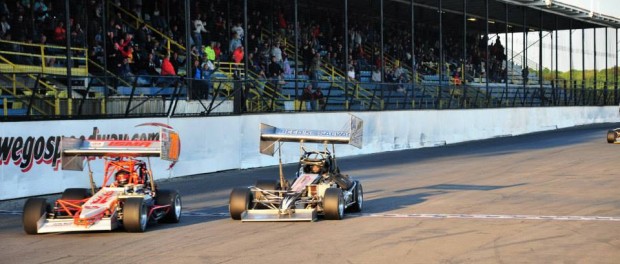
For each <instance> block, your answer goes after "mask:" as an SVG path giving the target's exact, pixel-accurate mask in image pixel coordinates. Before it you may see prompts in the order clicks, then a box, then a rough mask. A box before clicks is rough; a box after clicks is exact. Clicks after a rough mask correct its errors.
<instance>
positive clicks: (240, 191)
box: [228, 188, 252, 220]
mask: <svg viewBox="0 0 620 264" xmlns="http://www.w3.org/2000/svg"><path fill="white" fill-rule="evenodd" d="M250 203H252V192H251V191H250V189H248V188H234V189H233V190H232V192H230V201H229V202H228V210H229V211H230V217H231V218H232V219H234V220H241V214H242V213H243V212H245V211H246V210H248V208H250Z"/></svg>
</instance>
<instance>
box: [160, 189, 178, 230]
mask: <svg viewBox="0 0 620 264" xmlns="http://www.w3.org/2000/svg"><path fill="white" fill-rule="evenodd" d="M155 203H156V204H157V205H170V209H168V213H166V215H165V216H164V217H163V218H161V219H159V222H161V223H178V222H179V221H180V220H181V207H182V203H181V195H180V194H179V192H178V191H176V190H159V191H158V192H157V197H156V200H155Z"/></svg>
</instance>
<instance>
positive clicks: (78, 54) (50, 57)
mask: <svg viewBox="0 0 620 264" xmlns="http://www.w3.org/2000/svg"><path fill="white" fill-rule="evenodd" d="M0 44H2V45H3V46H7V47H9V46H12V47H13V50H7V49H3V50H0V55H1V56H3V57H4V58H5V59H4V60H2V61H0V72H13V73H44V74H54V75H67V67H66V66H65V65H66V63H67V62H68V61H69V60H72V61H74V62H77V65H74V66H73V68H71V75H72V76H88V63H87V61H88V52H87V50H86V49H84V48H73V47H72V48H70V49H71V54H72V57H71V58H70V59H67V56H66V50H67V48H66V47H62V46H54V45H42V44H31V43H24V42H14V41H6V40H0ZM20 50H21V51H30V52H20ZM61 61H62V62H65V65H57V64H56V62H61Z"/></svg>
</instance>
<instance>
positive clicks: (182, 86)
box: [0, 73, 620, 120]
mask: <svg viewBox="0 0 620 264" xmlns="http://www.w3.org/2000/svg"><path fill="white" fill-rule="evenodd" d="M13 76H14V77H13ZM0 77H2V78H0V104H2V106H1V107H0V111H2V113H1V120H45V119H60V118H109V117H157V116H169V117H174V116H179V117H180V116H208V115H238V114H246V113H271V112H306V111H321V112H329V111H351V110H353V111H376V110H413V109H469V108H494V107H544V106H581V105H597V106H599V105H617V104H618V102H619V97H620V95H619V92H618V89H617V85H618V84H617V83H604V84H601V85H599V86H603V88H602V89H594V88H593V87H594V86H589V85H588V84H587V82H580V83H577V82H575V83H572V84H568V83H567V82H565V81H553V82H551V84H549V85H543V86H542V87H541V86H540V85H539V84H536V85H523V84H520V85H514V84H510V85H508V86H506V84H504V83H494V84H489V85H488V88H487V85H486V84H475V85H444V86H439V85H438V84H432V83H426V84H416V85H415V86H414V85H413V84H411V83H359V84H358V85H359V86H360V87H363V88H364V89H365V90H367V91H369V92H370V93H371V94H370V96H369V97H367V98H361V97H358V98H355V97H351V96H345V92H344V91H343V90H342V86H343V85H344V82H343V81H341V80H323V81H314V80H312V81H311V80H307V79H298V80H294V79H287V80H286V82H285V83H281V82H280V81H279V80H277V79H256V78H254V79H248V80H247V81H245V80H243V79H237V80H234V79H231V78H227V77H223V78H211V79H209V80H199V79H188V78H183V77H178V76H133V77H131V78H129V79H126V80H125V79H123V81H120V79H118V78H117V77H112V76H107V79H106V77H103V76H90V77H87V78H86V80H85V81H86V83H85V85H84V86H83V87H79V88H76V87H73V94H71V95H70V94H68V93H67V90H66V89H62V88H59V89H57V91H56V92H54V93H52V92H50V91H49V90H47V89H45V88H44V87H41V86H34V87H30V88H24V87H17V88H13V87H10V86H11V85H12V83H11V82H12V80H11V79H10V78H9V77H11V78H14V79H15V80H17V81H20V80H24V79H29V78H30V76H29V74H22V73H15V74H13V73H10V74H1V75H0ZM54 77H58V76H47V75H40V76H39V77H38V78H39V79H42V78H45V79H52V78H54ZM62 77H64V78H66V76H62ZM75 78H77V77H75ZM310 82H314V84H315V85H316V86H315V89H317V88H321V91H322V97H321V98H316V97H308V96H303V95H302V94H301V92H300V91H303V87H306V85H307V84H308V83H310ZM35 83H36V82H35ZM300 87H302V88H301V89H299V88H300ZM12 89H15V93H9V92H7V90H10V91H12Z"/></svg>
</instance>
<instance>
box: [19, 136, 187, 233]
mask: <svg viewBox="0 0 620 264" xmlns="http://www.w3.org/2000/svg"><path fill="white" fill-rule="evenodd" d="M158 126H162V127H161V128H160V138H159V140H153V141H151V140H140V141H136V140H132V141H129V140H84V139H76V138H63V139H62V141H61V155H62V156H61V159H62V169H63V170H80V171H81V170H83V165H84V159H86V163H87V165H88V171H89V173H88V175H89V177H90V184H91V187H90V189H86V188H84V189H83V188H69V189H66V190H65V191H64V192H63V193H62V196H61V198H60V199H58V200H56V202H55V203H53V206H50V204H48V203H47V201H46V200H45V199H42V198H30V199H28V200H27V201H26V203H25V205H24V214H23V225H24V231H26V233H28V234H38V233H51V232H70V231H102V230H113V229H115V228H117V227H119V226H122V227H123V228H124V229H125V230H127V231H129V232H144V231H145V229H146V227H147V224H148V222H149V221H158V222H171V223H177V222H179V219H180V217H181V195H179V193H178V192H177V191H174V190H161V189H158V188H157V185H156V184H155V182H154V180H153V173H152V171H151V168H150V167H151V162H150V157H161V158H162V159H164V160H169V161H171V162H175V161H177V160H178V157H179V152H180V140H179V136H178V134H177V132H175V131H173V130H171V129H169V128H171V127H163V126H166V125H163V124H159V125H158ZM94 157H101V158H102V159H103V160H104V177H103V183H102V184H101V186H100V187H97V186H95V184H94V180H93V172H92V170H91V165H90V161H91V160H97V159H94ZM139 157H146V158H147V161H146V162H145V161H143V160H140V159H138V158H139Z"/></svg>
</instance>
